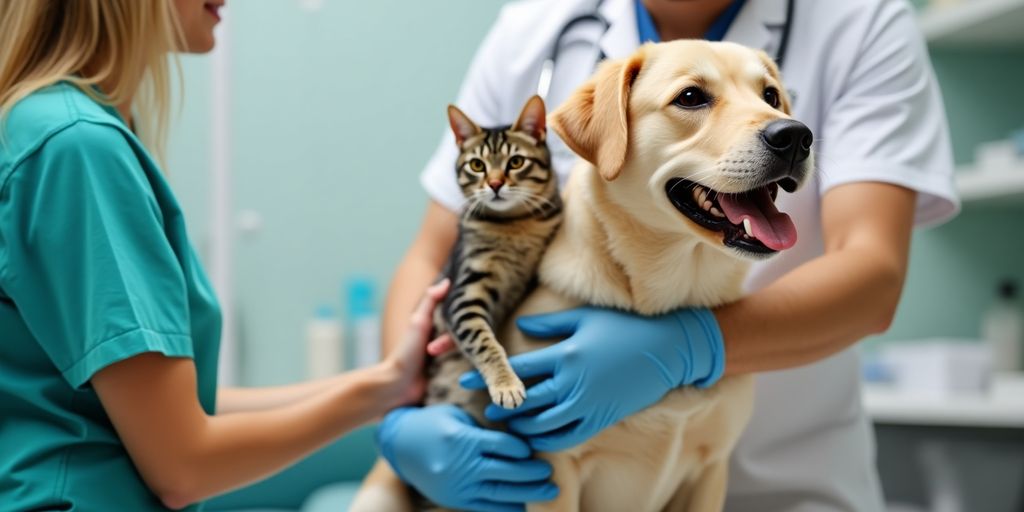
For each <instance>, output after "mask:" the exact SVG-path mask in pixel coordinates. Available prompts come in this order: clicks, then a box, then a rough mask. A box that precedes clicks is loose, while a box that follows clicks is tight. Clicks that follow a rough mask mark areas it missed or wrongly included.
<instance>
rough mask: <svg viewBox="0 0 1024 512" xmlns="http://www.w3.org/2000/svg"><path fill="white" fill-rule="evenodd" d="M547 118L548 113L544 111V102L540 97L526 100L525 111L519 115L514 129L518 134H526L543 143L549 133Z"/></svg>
mask: <svg viewBox="0 0 1024 512" xmlns="http://www.w3.org/2000/svg"><path fill="white" fill-rule="evenodd" d="M545 117H547V112H546V111H545V109H544V100H543V99H541V97H540V96H537V95H534V96H533V97H532V98H530V99H529V100H526V105H524V106H523V111H522V112H520V113H519V120H517V121H516V124H514V125H512V129H513V130H515V131H517V132H526V133H528V134H530V136H531V137H533V138H535V139H537V140H538V141H540V142H543V141H544V138H545V137H546V136H547V131H548V128H547V121H546V120H545Z"/></svg>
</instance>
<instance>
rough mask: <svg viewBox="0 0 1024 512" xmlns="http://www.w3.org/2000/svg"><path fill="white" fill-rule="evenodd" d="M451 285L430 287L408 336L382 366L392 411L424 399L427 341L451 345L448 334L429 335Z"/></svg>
mask: <svg viewBox="0 0 1024 512" xmlns="http://www.w3.org/2000/svg"><path fill="white" fill-rule="evenodd" d="M450 285H451V283H450V282H449V281H448V279H445V280H443V281H441V282H439V283H437V284H435V285H433V286H431V287H430V288H427V293H426V294H425V295H424V297H423V299H421V300H420V303H419V305H418V306H416V310H415V311H413V313H412V317H411V318H410V320H409V327H408V329H407V330H406V333H405V337H404V338H403V339H402V341H401V342H400V343H399V345H398V346H396V347H395V348H394V350H392V351H391V353H390V354H389V355H388V357H387V358H386V359H384V361H383V362H382V363H381V367H382V368H383V370H384V372H385V374H386V375H387V378H388V382H389V386H388V391H389V392H388V395H389V400H388V403H389V404H390V407H388V408H389V409H390V408H393V407H398V406H402V405H408V404H412V403H416V402H418V401H419V400H420V399H421V398H422V397H423V392H424V390H426V378H425V376H424V373H423V365H424V363H425V360H426V356H427V345H428V341H430V343H429V344H430V345H431V346H434V345H440V346H450V345H451V341H450V337H449V335H448V334H447V333H446V334H442V335H441V336H439V337H437V338H435V339H434V340H432V341H431V340H430V333H431V331H432V330H433V327H434V322H433V315H434V308H435V307H437V304H438V302H440V301H441V300H442V299H444V296H445V294H447V293H448V288H449V287H450Z"/></svg>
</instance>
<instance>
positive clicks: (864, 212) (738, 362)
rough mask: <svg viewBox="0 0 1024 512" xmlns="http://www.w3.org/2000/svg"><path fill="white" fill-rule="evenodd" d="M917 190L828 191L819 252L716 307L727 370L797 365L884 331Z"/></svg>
mask: <svg viewBox="0 0 1024 512" xmlns="http://www.w3.org/2000/svg"><path fill="white" fill-rule="evenodd" d="M916 197H917V195H916V193H915V192H914V191H912V190H909V189H906V188H903V187H899V186H895V185H888V184H884V183H867V182H865V183H851V184H847V185H841V186H837V187H835V188H834V189H832V190H830V191H829V192H827V193H826V194H825V196H824V197H823V198H822V204H821V216H822V232H823V235H824V243H825V254H824V255H822V256H821V257H819V258H817V259H814V260H812V261H810V262H808V263H806V264H804V265H801V266H800V267H799V268H797V269H795V270H793V271H792V272H790V273H789V274H786V275H785V276H783V277H781V278H780V279H778V280H777V281H775V282H774V283H772V284H771V285H769V286H767V287H766V288H764V289H762V290H760V291H758V292H756V293H753V294H751V295H749V296H747V297H745V298H743V299H742V300H740V301H738V302H735V303H733V304H729V305H727V306H723V307H721V308H718V309H717V310H716V311H715V314H716V316H717V318H718V321H719V324H720V326H721V329H722V334H723V337H724V339H725V348H726V350H725V358H726V363H725V373H726V375H732V374H742V373H751V372H759V371H769V370H778V369H782V368H792V367H795V366H801V365H804V364H807V363H811V362H814V361H817V360H819V359H822V358H824V357H827V356H829V355H831V354H833V353H835V352H838V351H840V350H842V349H844V348H846V347H848V346H849V345H851V344H852V343H854V342H856V341H857V340H860V339H861V338H863V337H865V336H867V335H869V334H875V333H881V332H883V331H885V330H886V329H887V328H888V326H889V324H890V323H891V322H892V318H893V315H894V314H895V312H896V305H897V303H898V302H899V298H900V293H901V291H902V289H903V281H904V277H905V276H906V273H907V258H908V256H909V253H910V233H911V229H912V227H913V221H914V203H915V201H916Z"/></svg>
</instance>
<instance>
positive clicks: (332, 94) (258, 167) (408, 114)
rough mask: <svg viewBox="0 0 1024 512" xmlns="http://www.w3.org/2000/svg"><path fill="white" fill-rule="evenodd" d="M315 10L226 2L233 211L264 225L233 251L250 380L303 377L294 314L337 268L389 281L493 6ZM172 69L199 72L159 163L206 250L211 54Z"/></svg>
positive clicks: (332, 5) (332, 281) (392, 2)
mask: <svg viewBox="0 0 1024 512" xmlns="http://www.w3.org/2000/svg"><path fill="white" fill-rule="evenodd" d="M323 3H324V6H323V8H322V9H321V10H320V11H316V12H308V11H305V10H302V9H300V7H299V2H298V1H292V0H273V1H260V2H235V3H232V4H231V5H230V6H229V13H228V16H230V23H231V27H230V30H231V64H232V67H231V80H232V86H231V94H232V98H231V104H230V108H231V110H232V112H233V113H232V116H231V123H232V125H233V132H232V141H231V144H232V160H233V161H232V165H233V170H234V179H235V185H236V186H235V187H234V190H235V194H236V196H235V207H236V210H242V209H252V210H255V211H257V212H259V213H260V214H262V216H263V219H264V228H263V230H262V231H261V232H259V233H256V234H255V235H254V236H247V237H239V238H238V240H237V242H236V246H235V251H236V258H235V260H236V262H237V264H236V268H235V272H236V278H235V279H236V296H237V298H238V306H239V311H238V315H239V320H240V321H239V332H240V335H241V337H242V358H243V365H242V366H243V372H242V381H243V382H245V383H250V384H269V383H279V382H287V381H294V380H297V379H299V378H301V377H302V370H303V364H304V357H305V355H304V344H303V336H304V326H305V322H306V320H307V319H308V317H309V316H310V315H311V314H312V313H313V310H314V308H315V307H316V305H317V304H318V303H321V302H333V303H336V304H337V303H339V302H340V299H339V295H340V294H341V292H340V289H341V283H342V281H343V279H344V278H345V277H346V276H350V275H357V274H365V275H369V276H371V277H372V278H374V279H375V280H376V281H377V282H378V283H380V285H381V288H383V286H384V285H385V283H386V282H387V280H388V278H389V276H390V273H391V271H392V269H393V268H394V267H395V265H397V263H398V260H399V258H400V257H401V255H402V253H403V252H404V250H405V248H406V246H407V244H408V243H409V241H410V240H411V237H412V235H413V233H414V232H415V230H416V228H417V227H418V224H419V218H420V214H421V212H422V211H423V209H424V208H425V206H426V199H425V196H424V194H423V192H422V190H421V188H420V186H419V182H418V174H419V171H420V169H421V168H422V167H423V165H424V164H425V163H426V161H427V159H428V157H429V156H430V154H431V152H432V151H433V149H434V147H435V146H436V144H437V142H438V141H439V139H440V135H441V133H442V130H444V129H447V118H446V117H445V110H444V107H445V105H447V104H448V103H449V102H452V101H454V99H455V93H456V90H457V88H458V85H459V83H460V82H461V79H462V75H463V73H464V72H465V69H466V66H467V65H468V63H469V59H470V58H471V57H472V55H473V52H474V51H475V50H476V47H477V45H478V44H479V42H480V40H481V39H482V38H483V36H484V34H485V33H486V31H487V29H488V28H489V27H490V25H491V23H492V22H493V20H494V17H495V16H496V15H497V11H498V9H499V8H500V6H501V2H497V1H480V0H445V1H444V2H420V1H412V0H373V1H362V2H349V1H339V0H327V1H325V2H323ZM197 60H198V61H200V62H196V61H197ZM185 64H186V66H185V67H186V73H188V74H192V73H194V72H197V73H195V74H197V75H199V76H198V77H196V78H192V77H190V78H189V81H188V83H187V85H186V100H187V105H186V110H185V112H184V115H183V119H182V121H181V123H180V124H179V129H178V131H177V132H176V133H175V140H174V145H173V147H172V154H171V159H170V160H171V162H170V166H171V169H172V173H174V174H173V175H174V181H175V185H176V186H177V187H178V191H179V195H180V196H181V201H182V203H183V205H184V207H185V208H186V210H188V214H189V221H190V222H191V232H192V235H193V237H194V238H196V244H197V246H200V247H204V246H205V245H206V244H205V242H204V239H205V237H206V226H205V224H206V222H205V221H206V219H205V215H206V214H207V212H208V211H209V208H208V206H207V201H208V200H209V194H208V191H207V179H208V173H209V171H208V163H207V162H208V150H209V142H208V137H209V126H208V119H207V117H206V116H208V113H206V112H205V110H206V109H207V108H208V107H209V98H207V97H206V95H207V88H208V87H209V84H208V78H209V73H208V72H207V71H208V67H209V59H208V58H199V59H193V60H190V61H187V62H186V63H185ZM381 294H383V290H381ZM338 305H340V304H338Z"/></svg>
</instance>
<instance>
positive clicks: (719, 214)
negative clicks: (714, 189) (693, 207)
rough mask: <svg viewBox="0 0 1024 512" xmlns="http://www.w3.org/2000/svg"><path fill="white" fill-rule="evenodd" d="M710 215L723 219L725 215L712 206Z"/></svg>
mask: <svg viewBox="0 0 1024 512" xmlns="http://www.w3.org/2000/svg"><path fill="white" fill-rule="evenodd" d="M711 215H714V216H715V217H725V214H724V213H722V211H721V210H719V209H718V208H715V207H714V206H712V207H711Z"/></svg>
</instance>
